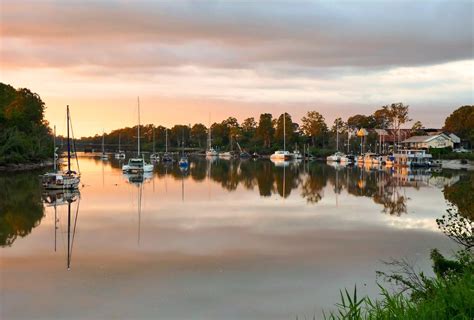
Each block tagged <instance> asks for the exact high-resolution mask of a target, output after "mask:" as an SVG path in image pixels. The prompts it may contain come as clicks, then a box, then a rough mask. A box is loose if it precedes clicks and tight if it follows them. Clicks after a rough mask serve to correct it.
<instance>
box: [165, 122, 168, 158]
mask: <svg viewBox="0 0 474 320" xmlns="http://www.w3.org/2000/svg"><path fill="white" fill-rule="evenodd" d="M165 152H166V153H168V128H166V130H165Z"/></svg>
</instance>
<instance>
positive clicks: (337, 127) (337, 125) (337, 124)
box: [336, 122, 339, 151]
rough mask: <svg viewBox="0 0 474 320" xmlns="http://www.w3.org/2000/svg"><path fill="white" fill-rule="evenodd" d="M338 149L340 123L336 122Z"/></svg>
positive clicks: (337, 145)
mask: <svg viewBox="0 0 474 320" xmlns="http://www.w3.org/2000/svg"><path fill="white" fill-rule="evenodd" d="M336 149H337V151H339V123H337V122H336Z"/></svg>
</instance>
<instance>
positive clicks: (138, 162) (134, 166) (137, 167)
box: [122, 98, 153, 173]
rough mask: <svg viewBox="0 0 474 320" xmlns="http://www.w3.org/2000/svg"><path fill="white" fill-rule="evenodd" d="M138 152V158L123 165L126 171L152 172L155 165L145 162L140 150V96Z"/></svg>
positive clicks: (123, 169)
mask: <svg viewBox="0 0 474 320" xmlns="http://www.w3.org/2000/svg"><path fill="white" fill-rule="evenodd" d="M137 131H138V137H137V139H138V154H137V157H136V158H130V159H128V164H124V165H123V166H122V171H124V172H138V173H140V172H152V171H153V165H152V164H150V163H147V162H145V159H143V157H142V155H141V152H140V98H138V128H137Z"/></svg>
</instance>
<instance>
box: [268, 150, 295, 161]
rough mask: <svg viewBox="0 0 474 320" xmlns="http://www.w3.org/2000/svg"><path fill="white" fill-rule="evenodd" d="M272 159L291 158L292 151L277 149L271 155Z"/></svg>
mask: <svg viewBox="0 0 474 320" xmlns="http://www.w3.org/2000/svg"><path fill="white" fill-rule="evenodd" d="M270 159H271V160H290V159H291V153H290V152H289V151H285V150H277V151H275V152H274V153H273V154H272V155H271V156H270Z"/></svg>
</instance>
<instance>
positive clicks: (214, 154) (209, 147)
mask: <svg viewBox="0 0 474 320" xmlns="http://www.w3.org/2000/svg"><path fill="white" fill-rule="evenodd" d="M218 155H219V153H217V151H216V150H215V149H214V148H213V147H212V139H211V116H210V115H209V130H208V132H207V150H206V157H217V156H218Z"/></svg>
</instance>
